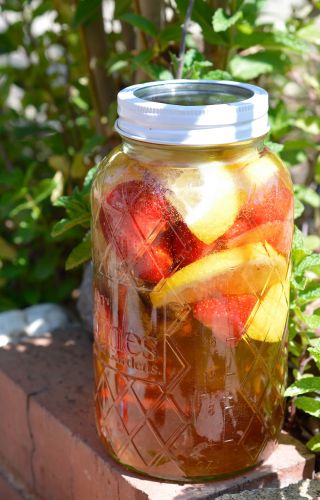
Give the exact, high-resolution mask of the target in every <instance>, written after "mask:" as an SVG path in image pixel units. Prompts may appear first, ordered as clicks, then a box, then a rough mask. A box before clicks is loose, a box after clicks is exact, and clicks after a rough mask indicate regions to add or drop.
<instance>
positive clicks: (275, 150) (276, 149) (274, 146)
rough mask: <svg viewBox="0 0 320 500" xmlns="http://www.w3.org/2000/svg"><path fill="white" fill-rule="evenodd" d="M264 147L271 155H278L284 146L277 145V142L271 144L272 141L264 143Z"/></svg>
mask: <svg viewBox="0 0 320 500" xmlns="http://www.w3.org/2000/svg"><path fill="white" fill-rule="evenodd" d="M265 145H266V146H267V148H268V149H270V151H272V152H273V153H276V154H278V153H280V151H282V150H283V148H284V144H279V143H278V142H272V141H265Z"/></svg>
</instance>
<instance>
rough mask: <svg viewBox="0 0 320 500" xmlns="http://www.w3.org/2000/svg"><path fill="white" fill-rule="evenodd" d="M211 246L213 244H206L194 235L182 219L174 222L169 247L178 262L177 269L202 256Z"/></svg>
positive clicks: (209, 250)
mask: <svg viewBox="0 0 320 500" xmlns="http://www.w3.org/2000/svg"><path fill="white" fill-rule="evenodd" d="M213 247H214V244H212V243H211V244H210V245H206V244H205V243H203V242H202V241H200V240H199V239H198V238H197V237H196V236H194V235H193V234H192V233H191V231H190V229H189V228H188V226H187V224H186V223H185V222H184V221H183V220H182V219H179V220H178V221H177V223H176V224H175V226H174V231H172V236H171V248H172V253H173V255H174V257H175V260H176V262H177V263H179V269H180V268H182V267H185V266H187V265H188V264H191V263H192V262H194V261H195V260H198V259H200V258H201V257H204V256H205V255H207V254H208V253H210V252H211V250H212V249H213Z"/></svg>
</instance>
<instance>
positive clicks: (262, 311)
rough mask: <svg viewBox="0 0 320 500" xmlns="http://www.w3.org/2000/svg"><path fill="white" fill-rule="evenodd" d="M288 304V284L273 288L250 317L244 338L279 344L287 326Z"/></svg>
mask: <svg viewBox="0 0 320 500" xmlns="http://www.w3.org/2000/svg"><path fill="white" fill-rule="evenodd" d="M288 303H289V286H288V282H287V283H284V284H282V283H276V284H275V285H273V286H271V287H270V288H269V290H268V291H267V293H266V294H265V296H264V297H263V299H262V300H261V302H259V303H258V304H257V305H256V306H255V308H254V309H253V311H252V313H251V315H250V316H249V318H248V322H247V325H248V328H247V331H246V333H245V335H244V337H243V338H244V339H245V338H250V339H254V340H260V341H261V342H279V341H280V340H281V339H282V336H283V333H284V329H285V326H286V321H287V315H288Z"/></svg>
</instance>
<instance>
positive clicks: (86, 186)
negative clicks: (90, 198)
mask: <svg viewBox="0 0 320 500" xmlns="http://www.w3.org/2000/svg"><path fill="white" fill-rule="evenodd" d="M98 168H99V166H98V165H96V166H95V167H92V168H90V170H88V173H87V175H86V176H85V179H84V181H83V192H85V193H87V192H89V191H90V189H91V186H92V183H93V180H94V178H95V175H96V173H97V171H98Z"/></svg>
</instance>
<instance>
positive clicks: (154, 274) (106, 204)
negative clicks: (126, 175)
mask: <svg viewBox="0 0 320 500" xmlns="http://www.w3.org/2000/svg"><path fill="white" fill-rule="evenodd" d="M169 215H170V206H169V204H168V202H167V201H166V199H165V197H164V195H163V193H162V192H161V190H160V189H159V187H158V186H156V185H155V184H151V183H146V182H142V181H129V182H124V183H121V184H119V185H118V186H116V187H115V188H114V189H113V190H112V191H111V193H109V194H108V195H107V196H106V198H105V199H104V200H103V203H102V207H101V209H100V213H99V221H100V225H101V229H102V232H103V235H104V237H105V239H106V241H107V242H108V243H111V244H112V245H113V246H114V247H115V249H116V252H117V254H118V256H119V257H120V258H121V259H122V260H123V261H125V262H127V263H128V265H129V266H131V265H132V268H133V272H134V274H135V276H136V277H138V278H141V279H144V280H145V281H148V282H150V283H157V282H158V281H159V280H160V279H161V278H162V277H165V276H167V275H168V273H169V272H170V268H171V266H172V263H173V259H172V256H171V253H170V250H169V245H168V243H167V240H168V238H167V237H163V238H160V236H161V235H164V234H165V232H166V231H168V228H169V224H168V217H169Z"/></svg>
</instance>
